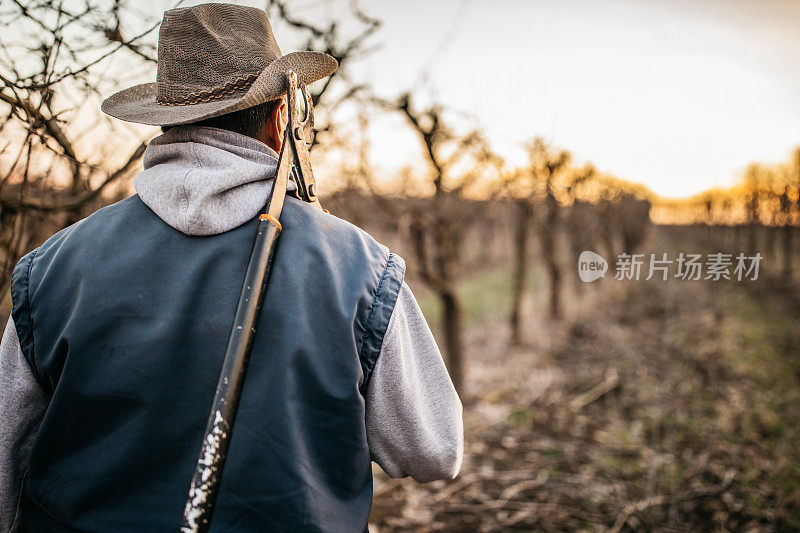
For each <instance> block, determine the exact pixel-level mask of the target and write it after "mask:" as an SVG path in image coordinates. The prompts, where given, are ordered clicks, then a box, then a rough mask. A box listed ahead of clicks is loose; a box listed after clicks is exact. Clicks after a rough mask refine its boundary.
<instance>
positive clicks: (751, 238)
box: [747, 222, 758, 255]
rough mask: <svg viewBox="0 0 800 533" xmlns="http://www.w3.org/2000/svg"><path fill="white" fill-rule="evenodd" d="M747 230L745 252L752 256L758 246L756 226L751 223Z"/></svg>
mask: <svg viewBox="0 0 800 533" xmlns="http://www.w3.org/2000/svg"><path fill="white" fill-rule="evenodd" d="M748 229H749V230H750V231H749V232H748V239H747V252H748V253H749V254H751V255H752V254H755V253H756V247H757V245H758V224H756V223H755V222H751V223H750V227H749V228H748Z"/></svg>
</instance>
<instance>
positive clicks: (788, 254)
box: [781, 224, 793, 278]
mask: <svg viewBox="0 0 800 533" xmlns="http://www.w3.org/2000/svg"><path fill="white" fill-rule="evenodd" d="M781 230H782V233H783V275H784V276H785V277H786V278H791V277H792V230H793V228H792V226H790V225H789V224H785V225H784V226H783V228H781Z"/></svg>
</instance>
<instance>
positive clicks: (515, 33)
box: [120, 0, 800, 197]
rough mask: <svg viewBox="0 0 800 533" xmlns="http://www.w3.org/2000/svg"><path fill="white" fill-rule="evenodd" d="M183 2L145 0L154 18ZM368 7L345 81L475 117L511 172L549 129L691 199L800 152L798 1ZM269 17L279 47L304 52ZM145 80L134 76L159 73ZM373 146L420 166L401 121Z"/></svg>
mask: <svg viewBox="0 0 800 533" xmlns="http://www.w3.org/2000/svg"><path fill="white" fill-rule="evenodd" d="M173 3H174V1H173V0H137V4H136V5H137V9H139V10H140V11H141V12H142V13H145V14H147V15H150V14H152V16H153V17H154V18H159V13H160V12H161V11H163V10H164V9H166V8H168V7H170V6H171V5H172V4H173ZM196 3H200V2H199V1H195V0H188V1H186V2H185V3H184V5H191V4H196ZM242 3H247V4H249V5H256V6H259V7H263V6H264V4H265V1H264V0H253V1H243V2H242ZM289 5H290V7H291V9H292V10H293V12H294V13H296V14H298V15H301V16H303V17H307V18H312V19H314V18H318V19H319V20H325V19H328V18H330V17H333V18H342V17H346V16H347V13H348V10H347V6H348V0H292V1H290V2H289ZM361 5H362V7H363V9H364V10H365V11H366V12H367V13H369V14H370V15H372V16H374V17H377V18H378V19H380V20H381V21H382V22H383V25H382V27H381V29H380V30H378V32H377V33H376V34H375V35H374V36H373V38H372V41H371V44H373V45H375V47H376V49H375V50H374V51H373V52H372V53H370V54H368V55H366V56H364V57H361V58H358V59H357V60H356V61H355V62H353V63H351V65H350V67H349V70H348V75H349V76H350V77H351V78H352V79H353V80H354V81H355V82H366V83H369V84H371V86H372V87H373V88H374V91H375V92H376V93H377V94H379V95H381V96H385V97H392V96H394V95H397V94H399V93H401V92H403V91H407V90H412V91H413V92H414V94H419V95H422V96H423V100H427V101H432V100H435V101H438V102H439V103H441V104H444V105H445V106H447V107H448V108H450V109H453V110H454V111H455V112H458V113H461V114H463V115H465V116H468V117H470V120H471V121H472V123H473V124H475V125H477V126H478V127H479V128H480V129H481V130H482V131H484V132H485V134H486V137H487V138H488V139H489V141H490V142H491V144H492V146H493V148H494V149H495V150H496V151H497V152H498V153H499V154H500V155H502V156H503V157H505V158H506V159H507V160H508V161H509V162H510V163H511V164H512V165H523V164H524V163H525V152H524V149H523V145H524V142H525V141H527V140H529V139H531V138H533V137H534V136H536V135H540V136H544V137H545V138H546V139H547V140H549V141H550V142H552V143H553V144H555V145H557V146H559V147H562V148H566V149H568V150H570V151H571V152H572V153H573V154H574V156H575V159H576V160H577V161H578V162H579V163H580V162H588V161H591V162H593V163H594V164H595V165H596V166H597V168H599V169H600V170H602V171H605V172H608V173H611V174H613V175H615V176H617V177H620V178H623V179H627V180H630V181H635V182H639V183H643V184H645V185H646V186H648V187H649V188H650V189H651V190H653V191H654V192H656V193H658V194H660V195H663V196H670V197H682V196H689V195H692V194H695V193H698V192H701V191H703V190H705V189H708V188H711V187H714V186H723V187H724V186H729V185H731V184H733V183H734V182H735V181H736V180H737V179H738V178H739V177H740V176H741V173H742V171H743V169H744V167H745V166H746V165H747V164H748V163H750V162H753V161H761V162H765V163H773V162H782V161H785V160H787V159H788V157H789V153H790V151H791V149H792V148H793V147H795V146H798V145H800V31H798V30H799V29H800V1H793V0H780V1H779V0H758V1H755V0H725V1H711V0H693V1H685V0H661V1H656V0H569V1H566V0H525V1H523V0H435V1H434V0H403V1H396V0H393V1H388V0H362V2H361ZM273 25H274V28H275V32H276V36H277V39H278V42H279V44H280V45H281V48H282V49H283V51H284V53H286V52H288V51H291V50H296V49H299V48H301V47H302V42H301V41H299V40H298V39H297V38H296V37H294V36H293V35H292V34H291V33H290V32H289V31H288V29H287V28H286V27H285V26H282V25H281V24H280V23H274V24H273ZM138 29H139V28H132V30H138ZM138 76H140V74H139V73H136V74H135V75H134V77H138ZM142 76H145V77H146V78H147V79H144V78H143V79H126V80H124V84H125V85H128V84H132V83H133V82H144V81H151V78H152V77H154V73H152V72H144V73H143V74H142ZM120 82H121V83H122V82H123V81H122V80H120ZM370 113H371V114H373V116H374V115H375V112H374V111H370ZM370 142H371V150H370V153H371V157H372V162H373V163H374V164H375V165H376V166H378V167H379V168H381V169H383V170H384V171H386V172H389V173H390V172H394V171H397V170H399V169H400V168H402V167H404V166H407V165H409V164H413V163H414V162H415V161H417V162H418V161H420V159H419V157H420V155H419V154H420V152H419V144H418V141H417V140H416V139H414V138H413V137H412V136H411V134H410V133H409V131H408V129H407V128H404V127H402V122H401V119H400V118H399V117H395V118H389V117H385V116H384V117H377V118H376V120H375V121H374V123H373V125H372V126H371V128H370Z"/></svg>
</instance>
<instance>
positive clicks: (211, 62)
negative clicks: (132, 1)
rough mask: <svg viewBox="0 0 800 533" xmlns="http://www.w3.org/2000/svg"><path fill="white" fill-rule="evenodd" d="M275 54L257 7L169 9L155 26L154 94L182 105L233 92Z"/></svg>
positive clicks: (268, 27) (264, 17)
mask: <svg viewBox="0 0 800 533" xmlns="http://www.w3.org/2000/svg"><path fill="white" fill-rule="evenodd" d="M281 55H282V54H281V50H280V48H279V47H278V43H277V42H276V41H275V36H274V35H273V33H272V26H271V25H270V23H269V19H267V14H266V13H265V12H264V11H262V10H260V9H257V8H253V7H247V6H239V5H231V4H201V5H198V6H192V7H184V8H177V9H171V10H169V11H167V12H165V13H164V20H163V21H162V23H161V29H160V30H159V37H158V67H157V74H156V90H157V96H156V100H157V101H158V102H159V103H161V104H162V105H185V104H194V103H200V102H203V101H207V100H208V99H210V98H220V97H225V96H228V95H230V96H235V95H237V94H238V93H241V92H243V91H246V90H247V88H248V87H250V86H251V85H252V84H253V82H254V81H255V80H256V78H257V77H258V75H259V74H260V73H261V71H263V70H264V69H265V68H266V67H267V65H269V64H270V63H272V62H273V61H275V60H276V59H278V58H279V57H281Z"/></svg>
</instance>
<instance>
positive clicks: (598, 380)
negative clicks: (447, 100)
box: [371, 233, 800, 531]
mask: <svg viewBox="0 0 800 533" xmlns="http://www.w3.org/2000/svg"><path fill="white" fill-rule="evenodd" d="M668 237H669V236H668V235H664V234H663V233H662V234H661V235H656V236H655V237H654V239H651V242H650V246H651V247H652V248H654V251H664V250H665V247H670V246H672V244H671V243H670V240H669V238H668ZM490 279H491V278H490ZM468 285H469V284H468ZM489 286H492V284H491V283H490V284H489ZM795 291H796V288H793V287H789V288H786V287H782V288H781V290H776V289H775V286H774V284H770V283H769V282H755V283H750V284H741V283H711V282H683V281H671V282H663V281H653V282H644V281H640V282H624V283H623V282H616V281H613V280H606V281H603V282H601V283H599V284H596V285H591V286H587V287H584V290H583V291H582V292H581V293H580V295H578V294H574V295H571V297H570V298H567V301H568V302H569V305H570V306H571V307H570V309H568V313H567V315H568V319H566V320H564V321H561V322H548V321H546V320H545V319H543V318H542V316H541V315H540V314H537V313H533V314H532V315H531V316H530V317H529V321H528V324H527V326H528V327H527V331H526V335H527V338H528V339H529V340H530V343H529V344H528V345H526V346H523V347H519V348H514V349H511V348H509V347H508V346H507V331H506V328H505V324H504V317H503V316H501V315H498V314H497V313H494V314H492V311H491V310H489V311H487V313H488V314H489V316H486V317H484V319H483V320H480V321H474V322H473V323H472V325H471V328H470V332H469V336H468V337H469V346H470V350H469V357H470V360H469V366H468V368H469V369H470V373H469V375H470V376H471V378H470V381H469V385H470V391H471V393H470V396H469V397H468V398H466V402H465V403H466V427H467V430H466V437H467V450H466V459H465V464H464V467H463V470H462V474H461V475H460V477H459V478H458V479H456V480H455V481H453V482H449V483H445V482H435V483H431V484H428V485H420V484H417V483H415V482H413V481H410V480H407V479H405V480H389V479H387V478H386V477H385V476H383V474H382V473H378V474H376V491H375V492H376V494H375V503H374V507H373V514H372V521H371V523H372V525H373V529H374V530H377V531H502V530H528V531H533V530H535V531H539V530H543V531H595V530H597V531H627V530H637V531H697V530H718V531H792V530H797V529H798V528H800V489H799V488H798V487H800V452H798V446H797V442H798V437H800V435H799V434H798V433H800V428H799V427H798V417H799V416H800V415H798V413H800V353H799V352H800V339H799V338H798V337H799V334H800V330H798V327H797V315H798V314H800V310H798V308H797V307H796V306H795V305H794V304H793V301H794V300H793V298H791V295H792V294H795Z"/></svg>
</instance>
